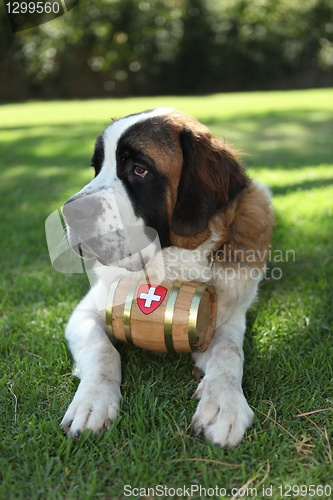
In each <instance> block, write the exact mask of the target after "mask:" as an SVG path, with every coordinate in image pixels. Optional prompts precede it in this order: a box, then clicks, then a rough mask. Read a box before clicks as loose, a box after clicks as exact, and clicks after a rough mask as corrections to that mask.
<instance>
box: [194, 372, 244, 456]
mask: <svg viewBox="0 0 333 500" xmlns="http://www.w3.org/2000/svg"><path fill="white" fill-rule="evenodd" d="M194 397H199V398H201V400H200V402H199V404H198V407H197V410H196V412H195V414H194V416H193V420H192V425H193V428H194V431H195V432H196V433H197V434H199V433H200V432H201V431H203V432H204V435H205V436H206V438H207V439H209V440H210V441H211V442H212V443H214V444H219V445H220V446H230V447H232V446H236V445H237V444H239V442H240V441H241V439H242V437H243V435H244V433H245V430H246V429H247V428H248V427H250V426H251V425H252V420H253V411H252V410H251V408H250V407H249V405H248V404H247V401H246V399H245V397H244V395H243V392H242V390H241V389H230V388H228V389H224V388H223V387H219V386H218V384H217V382H216V381H208V380H206V379H205V378H204V379H203V380H202V382H201V383H200V385H199V387H198V390H197V391H196V393H195V394H194Z"/></svg>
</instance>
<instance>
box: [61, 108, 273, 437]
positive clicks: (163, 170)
mask: <svg viewBox="0 0 333 500" xmlns="http://www.w3.org/2000/svg"><path fill="white" fill-rule="evenodd" d="M92 165H93V167H94V169H95V178H94V179H93V180H92V181H91V182H90V183H89V184H88V185H86V186H85V187H84V188H83V189H82V190H81V191H80V192H79V193H77V194H75V195H74V196H73V197H72V198H70V199H69V200H68V202H67V203H66V204H65V206H64V209H63V213H64V217H65V220H66V224H67V237H68V241H69V244H70V246H71V247H72V249H73V250H74V251H75V252H76V253H78V254H80V256H81V257H83V258H90V257H94V258H95V259H96V262H97V261H99V263H101V264H102V265H101V266H100V267H99V268H97V270H96V273H97V275H98V280H97V282H96V284H95V285H94V287H93V288H92V289H91V290H90V291H89V293H88V294H87V295H86V297H85V298H84V299H83V300H82V301H81V302H80V304H79V305H78V306H77V308H76V309H75V310H74V312H73V314H72V316H71V318H70V320H69V323H68V326H67V329H66V338H67V340H68V341H69V345H70V348H71V351H72V353H73V357H74V360H75V363H76V369H77V371H76V374H77V376H78V377H79V378H80V384H79V386H78V389H77V392H76V394H75V397H74V399H73V401H72V403H71V404H70V406H69V408H68V410H67V412H66V414H65V416H64V418H63V420H62V423H61V427H62V429H63V430H64V431H65V433H66V434H67V435H69V436H72V437H74V438H76V437H78V436H79V435H80V433H81V432H82V431H84V430H85V429H89V430H91V431H93V432H95V433H99V432H101V431H103V430H105V429H107V428H108V427H110V426H111V424H112V422H113V421H114V420H115V418H116V415H117V410H118V408H119V403H120V399H121V393H120V382H121V363H120V355H119V352H118V351H117V350H116V348H115V347H114V345H113V344H112V342H110V340H109V338H108V337H107V335H106V333H105V332H106V324H105V310H104V311H103V310H100V309H99V308H96V300H95V299H96V296H98V294H99V293H100V294H103V293H105V288H106V287H107V286H109V283H110V282H111V281H112V279H113V278H114V277H115V276H118V275H119V273H124V274H126V273H127V274H130V273H136V272H139V270H140V269H142V266H143V265H146V266H148V267H149V266H150V268H154V266H155V267H156V269H155V271H156V272H157V273H158V272H159V265H160V264H159V263H160V262H161V259H160V257H161V256H162V257H163V266H164V273H165V277H164V279H165V280H168V279H169V280H174V279H177V278H178V277H179V279H181V280H183V281H184V280H185V281H186V280H191V279H193V276H194V277H195V279H196V281H202V282H210V283H211V284H212V285H213V286H214V288H215V291H216V294H217V321H216V328H215V330H214V335H213V339H212V341H211V343H210V345H209V346H208V348H207V350H206V351H205V352H203V353H195V354H193V358H194V361H195V367H196V368H195V371H196V372H197V373H201V374H202V376H203V378H202V380H201V382H200V383H199V386H198V388H197V390H196V392H195V394H194V396H195V397H196V398H198V399H199V400H200V401H199V403H198V406H197V409H196V412H195V414H194V416H193V421H192V426H193V429H194V431H195V433H200V432H201V431H202V432H203V433H204V434H205V436H206V437H207V439H209V440H210V441H212V442H213V443H216V444H219V445H221V446H235V445H237V444H238V443H239V442H240V440H241V439H242V437H243V435H244V432H245V430H246V429H247V428H248V427H249V426H251V423H252V419H253V411H252V410H251V408H250V407H249V405H248V403H247V401H246V399H245V397H244V394H243V390H242V375H243V359H244V356H243V349H242V345H243V339H244V333H245V328H246V326H245V316H246V311H247V310H248V308H249V307H250V305H251V303H252V302H253V300H254V299H255V297H256V293H257V288H258V284H259V282H260V280H261V279H262V277H263V275H264V272H265V261H266V260H267V257H268V252H269V248H270V242H271V232H272V226H273V222H274V217H273V213H272V208H271V203H270V196H269V192H268V190H267V189H266V188H265V187H263V186H260V185H258V184H256V183H254V182H253V181H251V180H250V179H249V177H248V176H247V174H246V173H245V171H244V169H243V167H242V166H241V164H240V163H239V160H238V155H237V154H236V153H235V152H234V151H233V150H232V149H231V148H230V147H229V146H228V145H227V144H226V143H225V142H224V141H221V140H219V139H216V138H214V137H213V136H212V135H211V133H210V132H209V130H208V129H207V128H206V127H205V126H204V125H202V124H201V123H199V122H198V121H196V120H195V119H194V118H191V117H189V116H187V115H184V114H182V113H180V112H178V111H175V110H173V109H169V108H157V109H154V110H150V111H145V112H142V113H139V114H134V115H130V116H127V117H125V118H122V119H119V120H115V121H113V122H112V123H111V125H109V126H108V127H107V128H106V129H105V130H104V132H103V133H102V134H101V135H100V136H99V137H98V139H97V141H96V146H95V151H94V155H93V157H92ZM119 217H120V218H121V221H122V223H123V225H124V227H125V228H126V227H131V228H139V229H140V228H141V230H143V231H145V228H151V229H152V230H154V232H155V233H156V234H157V235H158V239H159V243H160V247H159V248H158V247H157V246H156V245H155V246H154V245H148V246H147V248H149V251H147V252H146V254H144V255H143V258H144V264H142V259H141V260H140V259H138V257H137V255H138V252H137V250H136V251H131V245H128V244H127V243H126V231H124V230H121V228H120V225H119ZM148 239H149V238H148ZM134 246H135V245H134ZM143 253H144V252H143Z"/></svg>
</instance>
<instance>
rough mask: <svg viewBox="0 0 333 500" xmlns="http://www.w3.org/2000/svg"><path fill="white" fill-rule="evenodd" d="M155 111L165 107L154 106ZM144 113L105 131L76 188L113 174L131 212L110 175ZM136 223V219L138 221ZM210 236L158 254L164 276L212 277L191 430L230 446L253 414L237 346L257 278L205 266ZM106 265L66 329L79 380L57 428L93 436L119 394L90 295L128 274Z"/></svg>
mask: <svg viewBox="0 0 333 500" xmlns="http://www.w3.org/2000/svg"><path fill="white" fill-rule="evenodd" d="M158 112H160V113H164V112H167V110H162V111H154V113H155V114H156V113H158ZM150 116H152V114H143V115H136V116H133V117H129V118H126V119H125V120H120V121H118V122H115V123H114V124H112V125H111V126H110V127H109V128H108V129H107V130H106V131H105V133H104V137H105V143H106V154H105V157H106V160H105V163H104V165H103V168H102V172H101V173H100V175H99V176H98V177H97V178H96V179H94V180H93V181H92V182H91V183H90V184H88V186H86V187H85V188H83V190H82V191H81V193H84V194H90V193H92V192H96V191H98V190H100V189H102V190H103V189H108V188H110V187H111V186H110V184H109V179H110V178H111V179H112V187H113V188H114V192H116V193H118V195H119V199H120V200H121V203H122V207H124V208H123V209H124V210H125V209H126V212H129V213H130V214H131V210H132V207H131V203H130V200H129V199H128V197H127V194H126V192H125V190H124V188H122V186H121V183H120V181H119V180H118V179H117V177H116V174H115V148H116V143H117V141H118V139H119V137H120V136H121V134H122V133H123V132H124V131H125V130H126V128H127V127H128V126H130V125H131V124H132V123H136V122H137V121H139V120H143V119H145V118H148V117H150ZM132 216H133V214H132V215H131V217H132ZM134 222H135V223H136V224H141V223H142V221H140V220H135V221H134ZM105 224H107V222H105ZM214 236H216V235H214V234H212V235H211V239H210V240H209V241H208V242H205V243H204V244H203V245H202V246H201V247H199V248H198V249H196V250H194V251H190V250H184V249H180V248H176V247H169V248H166V249H164V250H163V251H162V256H163V259H164V270H165V274H166V279H170V280H174V279H176V278H178V277H179V278H180V279H182V280H191V279H193V271H195V273H196V276H195V278H196V279H197V281H210V282H211V283H212V284H213V286H214V287H215V290H216V293H217V297H218V311H217V312H218V314H217V323H216V329H215V332H214V336H213V340H212V341H211V343H210V345H209V347H208V349H207V350H206V351H205V352H204V353H198V354H195V355H194V360H195V364H196V366H197V367H198V368H199V369H200V370H202V371H203V372H204V374H205V376H204V378H203V380H202V381H201V382H200V384H199V386H198V389H197V391H196V393H195V396H196V397H198V398H200V402H199V404H198V407H197V410H196V412H195V414H194V417H193V427H194V430H195V431H196V432H200V431H203V432H204V434H205V436H206V437H207V438H208V439H209V440H210V441H212V442H213V443H217V444H219V445H221V446H226V445H227V446H235V445H236V444H238V443H239V441H240V440H241V439H242V437H243V435H244V432H245V430H246V428H248V427H249V426H250V425H251V423H252V418H253V412H252V410H251V409H250V407H249V406H248V404H247V401H246V399H245V397H244V394H243V390H242V375H243V350H242V345H243V339H244V333H245V314H246V311H247V309H248V307H249V306H250V304H251V302H252V301H253V300H254V298H255V295H256V291H257V287H258V283H259V281H260V279H261V276H257V277H255V278H253V277H251V276H250V275H248V274H247V272H246V269H244V270H242V271H241V272H240V273H239V275H237V276H236V277H230V276H228V275H227V272H226V271H224V270H223V269H221V268H218V267H215V265H214V266H210V265H209V261H208V259H207V252H209V250H210V245H211V244H212V241H213V240H214ZM160 257H161V255H160V254H158V255H156V256H155V258H154V259H153V260H152V261H151V262H150V263H149V266H148V267H149V270H150V273H152V274H154V273H157V274H158V272H159V270H160V260H159V259H160ZM107 269H108V271H107V273H105V272H104V273H100V277H99V281H98V282H97V284H96V285H95V286H94V288H93V289H92V290H90V292H89V293H88V294H87V296H86V297H85V298H84V299H83V300H82V301H81V302H80V304H79V305H78V306H77V307H76V309H75V310H74V312H73V315H72V317H71V318H70V321H69V323H68V326H67V329H66V337H67V339H68V341H69V345H70V348H71V351H72V353H73V357H74V359H75V362H76V367H77V371H76V374H77V376H78V377H79V378H80V379H81V382H80V385H79V387H78V390H77V392H76V395H75V397H74V399H73V401H72V403H71V405H70V406H69V408H68V410H67V412H66V414H65V416H64V418H63V421H62V424H61V425H62V428H63V429H64V430H65V431H66V432H67V433H68V434H69V435H72V436H74V437H76V436H78V435H79V433H80V432H82V431H83V430H84V429H90V430H91V431H93V432H96V433H99V432H101V431H102V430H103V429H105V428H107V427H109V426H110V425H111V423H112V422H113V421H114V419H115V418H116V413H117V409H118V408H119V404H120V399H121V396H120V381H121V365H120V356H119V353H118V351H117V350H116V349H115V347H114V346H113V345H112V344H111V342H110V341H109V339H108V337H107V336H106V334H105V311H97V310H96V306H95V302H96V300H95V299H96V297H98V296H100V298H101V297H102V296H103V295H105V290H106V289H107V288H108V286H109V284H110V283H111V281H112V279H113V278H114V277H115V276H116V275H119V273H122V274H127V273H128V271H126V270H125V269H123V268H122V269H120V268H119V267H108V268H107ZM103 280H104V282H103ZM101 300H103V298H101Z"/></svg>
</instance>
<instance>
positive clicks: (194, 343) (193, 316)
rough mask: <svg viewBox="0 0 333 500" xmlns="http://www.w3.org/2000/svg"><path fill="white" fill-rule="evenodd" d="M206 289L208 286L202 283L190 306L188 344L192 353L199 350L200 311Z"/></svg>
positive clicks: (197, 288)
mask: <svg viewBox="0 0 333 500" xmlns="http://www.w3.org/2000/svg"><path fill="white" fill-rule="evenodd" d="M206 288H207V285H206V284H205V283H200V284H199V285H198V286H197V287H196V289H195V292H194V295H193V298H192V302H191V306H190V314H189V318H188V342H189V345H190V349H191V351H192V352H195V351H197V350H198V339H197V321H198V311H199V305H200V301H201V298H202V295H203V293H204V291H205V290H206Z"/></svg>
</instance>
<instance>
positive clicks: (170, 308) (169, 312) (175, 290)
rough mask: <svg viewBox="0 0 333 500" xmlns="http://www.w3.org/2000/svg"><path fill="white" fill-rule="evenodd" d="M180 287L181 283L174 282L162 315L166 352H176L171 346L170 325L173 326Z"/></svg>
mask: <svg viewBox="0 0 333 500" xmlns="http://www.w3.org/2000/svg"><path fill="white" fill-rule="evenodd" d="M181 286H182V282H181V281H179V280H177V281H175V282H174V284H173V286H172V288H171V290H170V294H169V298H168V302H167V305H166V308H165V314H164V342H165V347H166V348H167V351H168V352H173V353H175V352H176V350H175V348H174V345H173V340H172V324H173V315H174V310H175V304H176V300H177V297H178V294H179V290H180V287H181Z"/></svg>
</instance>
